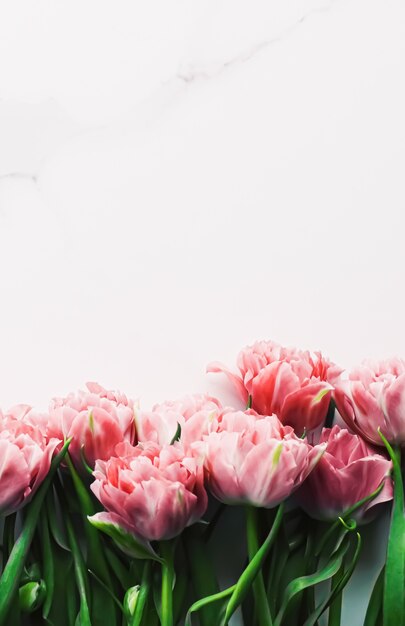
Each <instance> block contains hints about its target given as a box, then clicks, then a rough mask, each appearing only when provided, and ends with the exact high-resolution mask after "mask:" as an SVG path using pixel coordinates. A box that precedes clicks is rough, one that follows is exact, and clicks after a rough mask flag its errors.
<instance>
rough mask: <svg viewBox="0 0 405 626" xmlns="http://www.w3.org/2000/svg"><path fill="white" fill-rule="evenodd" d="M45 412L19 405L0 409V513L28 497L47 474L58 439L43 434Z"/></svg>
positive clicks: (15, 508) (3, 513)
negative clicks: (8, 409)
mask: <svg viewBox="0 0 405 626" xmlns="http://www.w3.org/2000/svg"><path fill="white" fill-rule="evenodd" d="M46 422H47V416H45V415H42V414H38V413H35V412H34V411H33V410H32V409H31V407H29V406H27V405H18V406H15V407H13V408H12V409H10V411H9V412H8V413H7V414H6V415H5V416H4V415H3V414H2V413H1V412H0V514H1V515H8V514H9V513H13V512H14V511H16V510H18V509H19V508H21V507H22V506H24V505H25V504H26V503H27V502H29V501H30V499H31V498H32V496H33V495H34V494H35V492H36V491H37V489H38V487H39V486H40V485H41V483H42V481H43V480H44V478H45V477H46V475H47V473H48V471H49V467H50V464H51V460H52V457H53V454H54V452H55V449H56V448H57V446H58V444H59V443H60V440H59V439H56V438H51V439H48V438H47V436H46Z"/></svg>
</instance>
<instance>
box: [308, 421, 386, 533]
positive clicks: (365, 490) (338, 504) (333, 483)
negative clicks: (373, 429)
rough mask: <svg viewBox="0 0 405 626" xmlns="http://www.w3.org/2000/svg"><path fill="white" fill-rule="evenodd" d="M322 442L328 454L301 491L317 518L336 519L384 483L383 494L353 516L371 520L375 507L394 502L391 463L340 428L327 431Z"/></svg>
mask: <svg viewBox="0 0 405 626" xmlns="http://www.w3.org/2000/svg"><path fill="white" fill-rule="evenodd" d="M320 442H321V443H326V444H327V448H326V451H325V453H324V455H323V456H322V458H321V459H320V461H319V463H318V464H317V466H316V467H315V469H314V471H313V472H311V474H310V475H309V476H308V479H307V480H306V481H305V483H304V484H303V485H302V487H301V488H300V489H299V491H298V492H297V497H298V500H299V502H300V504H301V506H302V508H303V509H304V510H305V511H306V512H307V513H308V514H309V515H310V516H311V517H314V518H316V519H320V520H336V519H337V518H338V517H339V516H341V515H343V513H345V511H347V510H348V509H349V508H351V507H352V506H353V505H354V504H356V503H357V502H359V501H360V500H363V498H367V497H368V496H370V495H371V494H372V493H374V492H375V491H376V490H377V489H378V487H379V486H380V485H381V483H383V488H382V490H381V492H380V493H379V494H378V495H377V496H376V497H375V498H374V499H372V500H370V501H368V502H366V503H365V504H364V505H363V506H362V507H361V508H359V509H358V510H357V511H356V512H355V513H354V514H353V516H354V517H355V519H356V520H357V521H366V520H369V519H370V511H373V512H374V513H375V512H376V509H375V508H374V507H375V505H377V504H380V503H382V502H386V501H387V500H391V499H392V484H391V480H390V478H389V474H390V470H391V466H392V464H391V461H389V460H387V459H386V458H385V457H384V456H382V455H381V454H377V453H376V452H375V450H373V449H371V448H370V447H369V446H368V445H367V444H366V443H365V442H364V441H363V440H362V439H361V438H360V437H358V436H357V435H353V434H351V433H350V432H349V431H348V430H346V429H345V428H340V427H339V426H334V427H333V428H332V429H329V428H325V429H324V430H323V431H322V435H321V438H320Z"/></svg>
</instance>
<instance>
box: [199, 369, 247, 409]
mask: <svg viewBox="0 0 405 626" xmlns="http://www.w3.org/2000/svg"><path fill="white" fill-rule="evenodd" d="M206 372H207V374H225V376H226V377H227V378H228V380H229V381H230V382H231V383H232V385H233V386H234V388H235V389H236V392H237V393H238V395H239V396H240V397H241V398H242V400H243V401H244V402H245V403H246V401H247V398H248V392H247V390H246V389H245V385H244V384H243V379H242V377H241V376H240V375H239V374H235V373H234V372H231V370H230V369H228V368H227V367H226V365H223V364H222V363H219V362H218V361H212V362H211V363H208V365H207V369H206Z"/></svg>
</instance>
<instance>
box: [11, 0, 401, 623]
mask: <svg viewBox="0 0 405 626" xmlns="http://www.w3.org/2000/svg"><path fill="white" fill-rule="evenodd" d="M404 75H405V5H404V3H403V2H402V1H400V0H384V1H383V0H266V1H265V0H249V2H247V1H245V2H243V1H241V0H204V2H196V1H195V0H187V1H186V0H145V1H139V0H130V1H129V0H119V1H116V2H112V1H111V0H109V1H108V0H94V1H90V0H80V1H79V0H69V1H67V0H65V1H63V0H59V1H55V0H35V1H34V2H33V1H32V0H25V1H23V0H1V1H0V294H1V309H0V310H1V316H0V404H1V405H2V406H5V407H6V406H8V405H9V404H11V403H14V402H17V401H25V402H30V403H34V404H37V405H40V406H46V404H47V401H48V398H49V396H50V395H53V394H63V393H65V392H67V391H69V390H70V389H75V388H77V387H78V386H80V385H82V383H83V382H84V381H86V380H88V379H91V380H94V379H95V380H98V381H99V382H101V383H102V384H104V385H106V386H108V387H117V386H118V387H120V388H122V389H123V390H125V391H126V392H127V393H129V394H132V395H136V396H140V397H141V401H142V404H143V405H144V406H149V405H150V404H151V403H152V402H154V401H157V400H163V399H165V398H171V397H176V396H178V395H179V394H181V393H183V392H190V391H197V390H205V389H207V390H210V391H212V392H218V393H219V392H220V390H221V388H220V386H219V384H218V383H217V382H213V381H211V380H208V379H207V377H206V376H205V374H204V368H205V364H206V363H207V362H208V361H210V360H212V359H221V360H224V361H227V362H231V361H233V359H234V356H235V354H236V352H237V351H238V349H239V347H241V346H242V345H244V344H246V343H249V342H251V341H253V340H254V339H255V338H274V339H277V340H279V341H281V342H284V343H287V344H296V345H300V346H302V347H309V348H321V349H322V350H324V351H325V352H326V353H328V354H329V355H330V356H331V357H332V358H333V359H334V360H335V361H337V362H339V363H341V364H342V365H351V364H354V363H355V362H357V361H358V360H360V359H361V358H363V357H364V356H388V355H391V354H394V353H398V354H402V355H404V356H405V333H404V323H405V322H404V320H405V297H404V289H405V287H404V267H405V265H404V261H405V248H404V211H405V188H404V169H405V142H404V140H405V116H404V111H405V88H404ZM222 397H224V394H222ZM374 548H375V550H380V556H381V548H379V547H378V546H375V547H374ZM372 558H374V556H373V554H371V556H370V554H369V555H368V559H369V560H368V561H365V562H364V563H363V566H362V567H363V569H364V570H365V571H366V570H367V567H368V564H369V563H370V559H371V560H372ZM360 584H361V585H364V586H365V587H366V586H367V576H366V577H363V578H362V579H361V583H360ZM355 596H356V607H355V608H356V609H357V612H358V615H357V616H355V613H354V612H353V605H352V600H350V601H349V602H347V604H346V611H349V613H346V616H348V615H350V620H349V622H350V625H351V626H357V625H360V624H361V618H360V615H361V612H362V611H363V610H364V602H365V600H364V601H363V600H362V599H361V598H360V600H359V594H358V593H357V594H352V595H351V596H350V598H353V597H355ZM345 619H349V618H348V617H346V618H345ZM355 619H358V622H356V621H354V620H355ZM349 622H345V621H343V623H344V624H348V623H349Z"/></svg>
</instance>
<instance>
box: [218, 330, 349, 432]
mask: <svg viewBox="0 0 405 626" xmlns="http://www.w3.org/2000/svg"><path fill="white" fill-rule="evenodd" d="M237 364H238V368H239V373H237V374H235V373H234V372H232V371H231V370H229V369H228V368H227V367H225V366H224V365H222V364H221V363H217V362H214V363H210V364H209V365H208V368H207V371H208V372H223V373H224V374H226V375H227V377H228V379H229V380H230V381H231V382H232V383H233V384H234V386H235V387H236V389H237V391H238V393H239V395H240V397H241V398H242V400H243V402H246V401H247V399H248V396H249V395H250V396H252V407H253V408H254V409H256V411H258V412H259V413H261V414H262V415H271V414H273V413H274V414H276V415H277V417H278V418H279V419H280V420H281V421H282V423H283V424H288V425H290V426H292V427H293V428H294V429H295V431H296V432H297V433H298V434H302V433H303V432H304V431H310V430H313V429H315V428H317V427H318V426H320V425H321V424H322V423H323V422H324V420H325V417H326V414H327V411H328V408H329V403H330V399H331V394H332V390H333V384H334V382H335V380H336V379H337V378H338V376H339V375H340V373H341V371H342V370H341V369H340V368H338V367H337V366H336V365H334V364H333V363H331V362H329V361H328V360H327V359H326V358H325V357H323V356H322V354H321V353H320V352H316V353H315V354H311V353H310V352H308V351H305V352H303V351H301V350H297V349H295V348H285V347H283V346H280V345H279V344H277V343H275V342H273V341H258V342H256V343H255V344H254V345H253V346H249V347H247V348H245V349H244V350H242V351H241V352H240V353H239V356H238V361H237Z"/></svg>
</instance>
